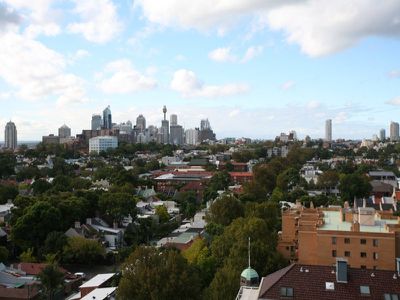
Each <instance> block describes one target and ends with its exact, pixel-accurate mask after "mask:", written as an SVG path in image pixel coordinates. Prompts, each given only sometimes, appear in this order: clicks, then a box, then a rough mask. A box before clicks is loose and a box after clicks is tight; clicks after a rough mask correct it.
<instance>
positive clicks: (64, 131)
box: [58, 124, 71, 139]
mask: <svg viewBox="0 0 400 300" xmlns="http://www.w3.org/2000/svg"><path fill="white" fill-rule="evenodd" d="M58 136H59V137H60V139H65V138H67V137H70V136H71V128H69V127H68V126H67V125H65V124H64V125H63V126H61V127H60V128H58Z"/></svg>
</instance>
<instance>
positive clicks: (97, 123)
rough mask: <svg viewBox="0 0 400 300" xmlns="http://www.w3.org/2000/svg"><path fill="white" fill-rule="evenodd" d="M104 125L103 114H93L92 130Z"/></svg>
mask: <svg viewBox="0 0 400 300" xmlns="http://www.w3.org/2000/svg"><path fill="white" fill-rule="evenodd" d="M102 126H103V119H102V118H101V115H92V130H99V129H101V127H102Z"/></svg>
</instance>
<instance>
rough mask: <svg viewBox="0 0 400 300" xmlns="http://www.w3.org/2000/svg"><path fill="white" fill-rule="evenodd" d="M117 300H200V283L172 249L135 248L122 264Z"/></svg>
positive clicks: (179, 255) (193, 272)
mask: <svg viewBox="0 0 400 300" xmlns="http://www.w3.org/2000/svg"><path fill="white" fill-rule="evenodd" d="M122 270H124V271H123V272H122V278H121V280H120V282H119V286H118V290H117V297H118V299H121V300H130V299H137V300H142V299H143V300H144V299H146V300H147V299H151V300H156V299H160V300H161V299H165V300H169V299H171V300H172V299H178V300H179V299H199V298H200V296H201V294H200V279H199V277H198V276H197V274H196V273H195V271H194V269H193V268H192V267H191V266H190V265H188V263H187V261H186V260H185V259H184V258H183V257H182V255H181V254H180V253H179V252H177V251H176V250H173V249H156V248H153V247H138V248H137V249H136V250H135V251H134V252H133V253H132V254H131V255H130V256H129V257H128V259H127V260H126V261H125V263H124V265H123V267H122Z"/></svg>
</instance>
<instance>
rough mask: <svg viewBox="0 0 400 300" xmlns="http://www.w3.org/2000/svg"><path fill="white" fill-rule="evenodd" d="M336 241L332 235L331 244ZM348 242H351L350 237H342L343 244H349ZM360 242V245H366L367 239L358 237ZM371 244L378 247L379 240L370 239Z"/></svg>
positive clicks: (334, 243)
mask: <svg viewBox="0 0 400 300" xmlns="http://www.w3.org/2000/svg"><path fill="white" fill-rule="evenodd" d="M336 242H337V237H336V236H333V237H332V245H336ZM350 242H351V239H350V238H344V243H345V244H350ZM360 244H361V245H366V244H367V240H366V239H360ZM372 246H374V247H378V246H379V240H377V239H373V240H372Z"/></svg>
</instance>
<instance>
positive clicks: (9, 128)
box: [4, 121, 17, 150]
mask: <svg viewBox="0 0 400 300" xmlns="http://www.w3.org/2000/svg"><path fill="white" fill-rule="evenodd" d="M4 141H5V145H4V146H5V147H6V148H7V149H13V150H14V149H16V148H17V127H15V124H14V123H13V122H11V121H10V122H8V123H7V124H6V129H5V131H4Z"/></svg>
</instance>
